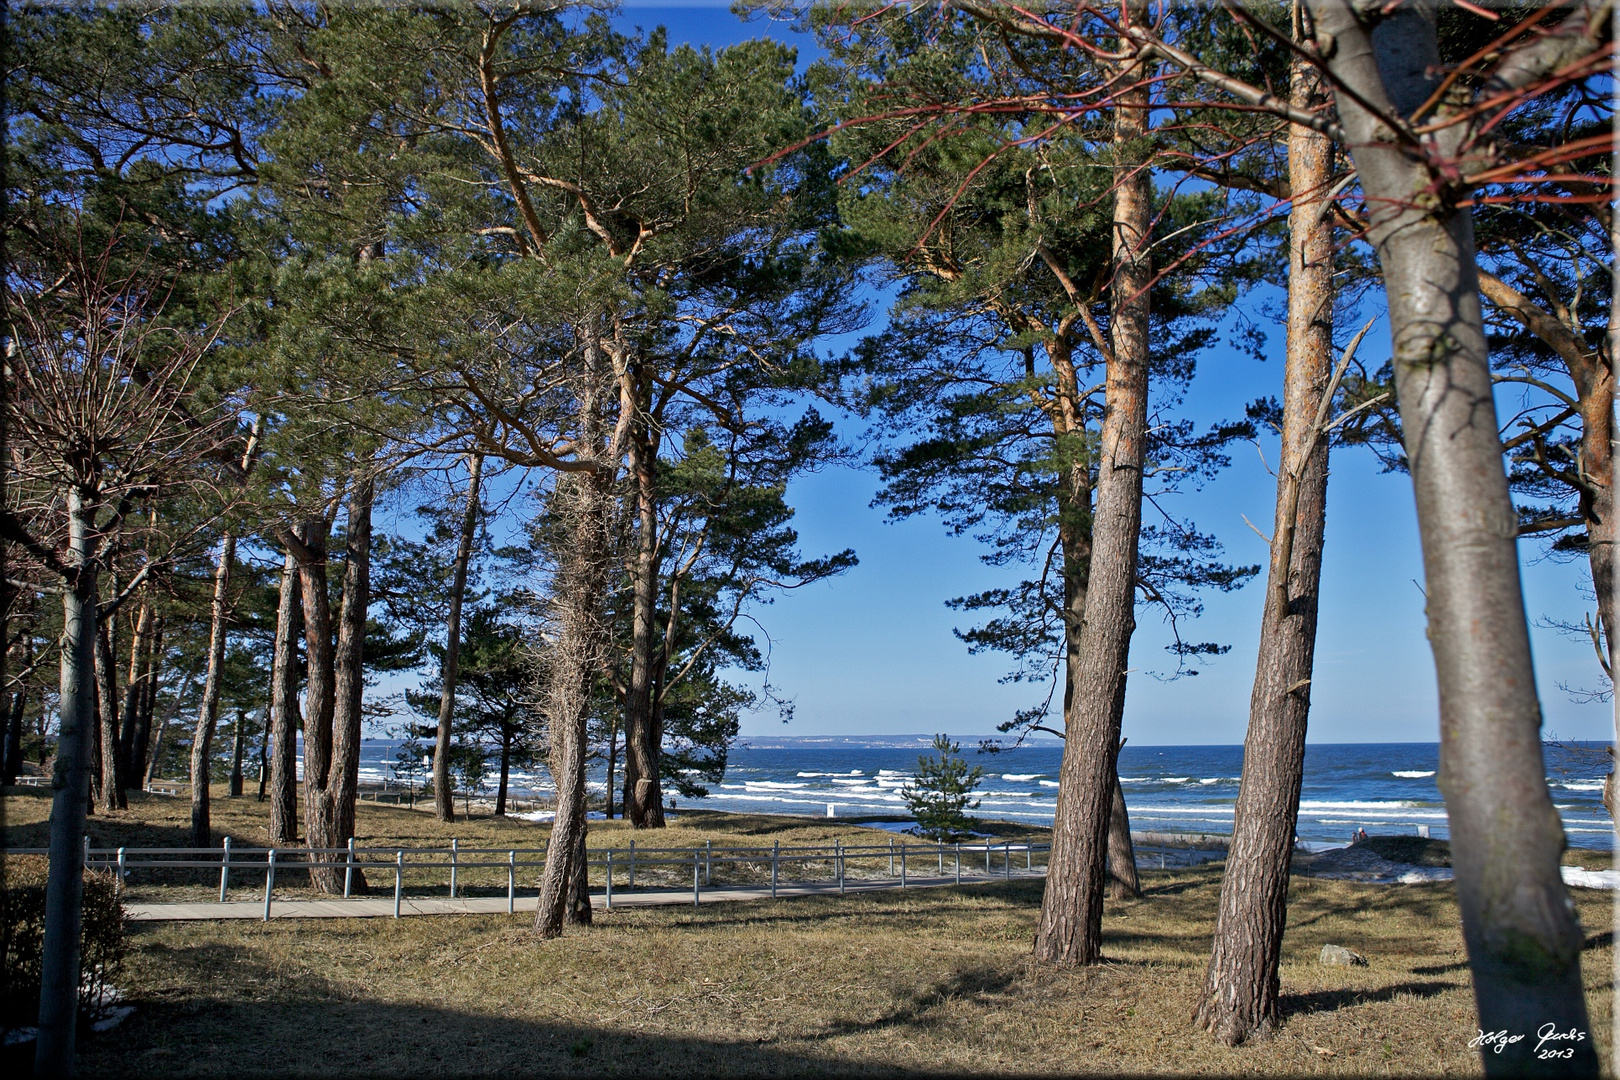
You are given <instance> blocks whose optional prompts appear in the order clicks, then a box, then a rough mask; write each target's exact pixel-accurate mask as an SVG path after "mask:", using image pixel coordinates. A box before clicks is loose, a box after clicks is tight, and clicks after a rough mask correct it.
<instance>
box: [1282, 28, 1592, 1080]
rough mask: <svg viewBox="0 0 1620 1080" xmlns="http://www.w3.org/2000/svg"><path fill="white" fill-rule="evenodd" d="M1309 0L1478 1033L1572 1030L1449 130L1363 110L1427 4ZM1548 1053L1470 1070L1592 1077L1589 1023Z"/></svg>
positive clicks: (1469, 236)
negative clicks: (1382, 328)
mask: <svg viewBox="0 0 1620 1080" xmlns="http://www.w3.org/2000/svg"><path fill="white" fill-rule="evenodd" d="M1310 8H1311V12H1312V14H1313V15H1314V17H1315V23H1316V37H1317V41H1318V43H1319V44H1320V43H1322V42H1326V41H1330V40H1331V41H1332V43H1333V47H1332V48H1331V49H1329V50H1326V51H1327V54H1328V55H1327V65H1328V70H1329V72H1330V73H1331V74H1332V75H1333V77H1334V78H1335V79H1336V81H1337V83H1338V85H1340V86H1342V87H1344V88H1345V90H1346V91H1350V92H1336V93H1335V98H1336V101H1337V105H1338V112H1339V116H1340V119H1341V122H1342V124H1343V126H1344V129H1345V132H1346V134H1347V136H1348V141H1349V149H1350V153H1351V156H1352V158H1353V159H1354V161H1355V165H1356V171H1357V174H1358V176H1359V178H1360V182H1361V187H1362V190H1363V192H1364V193H1365V195H1366V199H1367V206H1368V213H1369V228H1368V237H1367V238H1368V240H1369V241H1370V242H1371V244H1372V245H1373V248H1374V249H1375V250H1376V251H1377V253H1378V259H1379V264H1380V266H1381V268H1382V271H1383V277H1384V291H1385V294H1386V296H1387V298H1388V302H1389V317H1390V329H1391V333H1392V336H1393V365H1394V369H1395V386H1396V394H1397V396H1398V398H1399V404H1400V414H1401V427H1402V431H1403V436H1404V439H1405V444H1406V445H1405V449H1406V457H1407V461H1408V462H1409V464H1410V468H1411V475H1412V487H1413V491H1414V494H1415V495H1416V502H1417V513H1418V532H1419V534H1420V536H1421V538H1422V543H1423V567H1424V576H1425V579H1426V585H1427V588H1426V593H1427V596H1428V616H1429V642H1430V645H1431V646H1432V648H1433V649H1434V658H1435V671H1436V674H1437V676H1438V681H1439V689H1440V776H1439V785H1440V790H1441V792H1442V793H1443V794H1444V795H1445V799H1446V814H1447V819H1448V822H1449V825H1450V830H1451V851H1452V866H1453V871H1454V873H1455V875H1456V889H1457V901H1458V907H1459V908H1460V909H1461V914H1462V924H1463V940H1464V942H1465V943H1466V945H1467V948H1468V960H1469V966H1470V968H1471V970H1472V973H1473V982H1474V998H1475V1002H1476V1005H1477V1007H1478V1012H1479V1021H1478V1026H1479V1027H1480V1028H1482V1029H1484V1030H1487V1031H1496V1030H1506V1031H1509V1032H1523V1033H1526V1034H1527V1035H1534V1033H1535V1032H1536V1031H1538V1030H1540V1029H1541V1028H1542V1027H1543V1025H1547V1024H1551V1025H1554V1026H1555V1027H1556V1028H1557V1030H1559V1031H1561V1032H1567V1031H1570V1030H1571V1029H1576V1030H1579V1031H1580V1032H1582V1033H1588V1032H1589V1027H1588V1022H1587V1010H1586V998H1585V994H1584V992H1583V989H1582V984H1581V967H1580V956H1581V946H1582V941H1583V938H1582V933H1581V929H1580V925H1579V924H1578V922H1577V921H1576V919H1575V914H1574V906H1573V905H1572V904H1571V903H1570V899H1569V893H1568V890H1567V889H1566V888H1565V886H1564V883H1563V878H1562V876H1561V874H1560V871H1559V856H1560V853H1561V852H1562V851H1563V849H1564V843H1565V841H1564V832H1563V827H1562V824H1561V822H1560V821H1559V818H1558V811H1557V810H1556V809H1555V808H1554V807H1553V803H1552V798H1551V796H1550V794H1549V792H1548V789H1547V780H1546V768H1545V764H1544V762H1543V759H1542V750H1541V709H1540V705H1539V703H1538V701H1537V697H1536V685H1535V671H1534V668H1533V667H1532V665H1531V657H1530V635H1529V628H1528V626H1527V624H1526V620H1525V615H1524V596H1523V592H1522V590H1521V587H1520V581H1519V562H1518V550H1517V546H1516V538H1517V533H1518V515H1517V513H1516V512H1515V510H1514V507H1513V502H1512V499H1511V498H1510V496H1509V493H1508V485H1507V477H1506V474H1505V473H1504V471H1503V463H1502V443H1501V440H1500V438H1499V437H1498V434H1497V431H1498V428H1497V421H1496V408H1495V402H1494V400H1493V397H1492V391H1491V376H1490V367H1489V362H1488V358H1487V355H1486V345H1485V331H1484V320H1483V317H1482V313H1481V310H1480V292H1479V290H1480V283H1479V277H1478V273H1477V266H1476V263H1475V255H1474V234H1473V223H1472V220H1471V218H1470V216H1469V211H1468V210H1466V209H1463V208H1459V207H1457V206H1456V205H1455V203H1454V201H1453V200H1452V199H1451V198H1449V197H1448V192H1447V187H1446V185H1447V177H1446V176H1445V175H1444V173H1443V171H1442V170H1440V169H1439V168H1437V166H1436V165H1435V164H1433V163H1434V162H1436V161H1442V162H1443V161H1444V160H1445V159H1446V158H1447V156H1449V155H1452V154H1454V153H1455V151H1456V140H1457V137H1458V136H1457V134H1455V133H1454V132H1453V131H1449V130H1445V129H1442V130H1441V131H1440V133H1439V135H1437V136H1436V137H1435V138H1434V139H1433V140H1432V145H1430V144H1429V143H1425V147H1426V150H1425V152H1424V153H1422V154H1419V153H1416V152H1412V151H1410V150H1408V149H1407V148H1406V143H1405V142H1403V137H1402V136H1400V135H1399V134H1397V133H1394V132H1391V131H1390V130H1389V128H1388V126H1387V125H1386V121H1384V120H1383V119H1381V118H1380V116H1379V115H1378V112H1382V113H1384V114H1385V115H1389V116H1395V117H1401V118H1405V117H1407V116H1410V115H1411V114H1412V113H1413V112H1414V111H1415V110H1416V109H1417V108H1419V107H1420V106H1421V105H1422V104H1423V103H1424V102H1425V101H1427V100H1428V99H1429V97H1430V95H1431V94H1432V93H1433V90H1434V83H1433V80H1434V79H1435V78H1436V75H1435V73H1436V72H1438V71H1440V70H1442V68H1441V65H1440V58H1439V49H1438V45H1437V42H1436V36H1435V24H1434V21H1433V18H1434V14H1433V9H1432V8H1431V9H1416V8H1401V9H1399V10H1397V11H1395V12H1394V13H1392V14H1389V15H1387V16H1386V15H1384V14H1383V13H1382V12H1378V11H1374V12H1369V13H1368V19H1369V21H1370V22H1372V23H1373V25H1372V28H1371V29H1370V30H1369V28H1368V26H1367V25H1364V24H1363V23H1362V21H1361V19H1360V18H1358V15H1357V12H1356V10H1355V9H1354V8H1353V7H1352V6H1351V5H1350V4H1349V3H1348V2H1347V0H1310ZM1369 106H1370V107H1371V108H1369ZM1373 109H1376V110H1378V112H1374V111H1372V110H1373ZM1426 119H1428V118H1426ZM1437 186H1438V188H1439V189H1440V191H1441V195H1440V196H1439V197H1437V196H1436V194H1435V192H1436V189H1437ZM1564 1048H1568V1049H1572V1050H1573V1051H1574V1054H1573V1056H1572V1057H1571V1058H1568V1059H1558V1060H1542V1059H1540V1058H1538V1057H1537V1056H1536V1055H1535V1039H1534V1038H1528V1037H1527V1038H1525V1039H1524V1040H1522V1041H1520V1042H1518V1043H1514V1044H1512V1045H1510V1046H1509V1047H1508V1048H1507V1049H1506V1050H1504V1051H1503V1052H1502V1053H1500V1054H1497V1053H1494V1052H1493V1053H1485V1054H1483V1062H1484V1065H1485V1068H1486V1070H1487V1071H1488V1072H1490V1073H1497V1072H1501V1073H1502V1074H1507V1073H1520V1072H1529V1071H1538V1070H1547V1071H1570V1072H1578V1073H1587V1074H1590V1073H1596V1071H1597V1068H1598V1062H1597V1056H1596V1052H1595V1049H1596V1048H1595V1047H1594V1045H1593V1041H1592V1038H1591V1036H1590V1034H1587V1035H1586V1037H1585V1038H1584V1039H1581V1040H1579V1041H1574V1040H1571V1041H1567V1042H1563V1043H1562V1044H1561V1046H1560V1049H1564Z"/></svg>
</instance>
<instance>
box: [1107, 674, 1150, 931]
mask: <svg viewBox="0 0 1620 1080" xmlns="http://www.w3.org/2000/svg"><path fill="white" fill-rule="evenodd" d="M1121 704H1123V701H1122V702H1121ZM1119 748H1120V749H1121V750H1123V749H1124V748H1125V740H1124V739H1121V740H1119ZM1114 761H1115V767H1114V771H1113V774H1112V776H1111V777H1110V780H1111V781H1112V787H1113V791H1114V794H1113V797H1112V799H1110V801H1109V807H1110V809H1109V813H1108V899H1110V900H1135V899H1136V898H1137V897H1139V896H1141V895H1142V879H1141V878H1140V877H1139V876H1138V875H1137V873H1136V845H1135V844H1134V843H1132V842H1131V815H1130V812H1129V811H1128V810H1127V809H1126V808H1125V791H1124V789H1123V788H1121V787H1120V784H1119V767H1118V762H1119V754H1118V752H1117V751H1116V752H1115V754H1114Z"/></svg>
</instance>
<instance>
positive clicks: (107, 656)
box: [96, 620, 129, 810]
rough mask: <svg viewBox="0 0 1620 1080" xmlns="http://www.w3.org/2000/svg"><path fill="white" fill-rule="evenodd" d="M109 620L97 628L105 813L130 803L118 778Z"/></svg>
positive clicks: (99, 759)
mask: <svg viewBox="0 0 1620 1080" xmlns="http://www.w3.org/2000/svg"><path fill="white" fill-rule="evenodd" d="M98 621H99V620H98ZM110 621H111V620H108V621H107V622H100V624H99V625H98V626H97V627H96V717H97V721H98V723H97V726H96V747H97V751H98V753H97V755H96V768H97V769H98V770H99V772H100V781H101V782H100V784H99V785H98V786H97V788H96V791H97V793H98V795H99V796H100V800H101V808H102V809H103V810H119V809H122V808H124V807H126V806H128V805H129V802H128V800H127V799H125V798H124V785H123V778H122V777H120V776H119V775H118V657H117V656H116V655H115V654H114V653H113V643H112V634H113V627H112V626H110V625H108V623H109V622H110Z"/></svg>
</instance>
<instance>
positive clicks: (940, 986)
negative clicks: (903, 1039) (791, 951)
mask: <svg viewBox="0 0 1620 1080" xmlns="http://www.w3.org/2000/svg"><path fill="white" fill-rule="evenodd" d="M1020 977H1021V973H1020V972H1018V971H1015V970H1005V969H997V968H992V967H973V968H966V969H963V970H961V971H958V972H956V973H955V974H954V975H952V976H951V977H950V978H947V979H941V980H939V981H937V982H935V983H934V984H933V985H932V986H928V987H924V988H921V989H918V990H915V991H913V992H911V993H910V994H907V995H906V997H905V999H904V1000H903V1001H901V1002H899V1003H898V1004H897V1005H895V1007H894V1008H892V1009H890V1010H889V1011H887V1012H885V1013H884V1014H883V1015H882V1016H879V1017H877V1018H875V1019H872V1020H859V1021H857V1020H841V1021H837V1022H835V1023H832V1024H829V1025H827V1026H826V1027H824V1028H823V1029H822V1030H821V1031H819V1032H817V1033H816V1034H815V1035H813V1036H811V1037H812V1038H814V1039H817V1040H820V1041H825V1040H828V1039H836V1038H840V1037H842V1036H845V1035H860V1034H865V1033H867V1032H873V1031H882V1030H884V1029H886V1028H893V1027H920V1028H926V1027H929V1026H931V1025H933V1024H938V1023H944V1022H946V1021H945V1020H944V1018H936V1017H930V1016H929V1015H928V1014H929V1013H931V1012H933V1011H934V1010H935V1009H938V1008H940V1007H941V1006H943V1005H947V1004H949V1003H950V1002H952V1001H956V1000H959V999H962V998H979V997H984V996H993V995H1000V994H1004V993H1006V991H1007V990H1008V989H1009V988H1011V987H1013V986H1014V985H1016V984H1017V983H1018V981H1019V979H1020Z"/></svg>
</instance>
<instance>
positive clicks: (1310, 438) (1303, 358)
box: [1197, 60, 1333, 1045]
mask: <svg viewBox="0 0 1620 1080" xmlns="http://www.w3.org/2000/svg"><path fill="white" fill-rule="evenodd" d="M1325 100H1326V92H1325V90H1324V88H1323V86H1322V82H1321V77H1320V75H1318V73H1317V71H1316V68H1315V67H1314V66H1312V65H1310V64H1307V63H1305V62H1303V61H1301V60H1295V62H1294V70H1293V77H1292V91H1291V102H1292V104H1293V105H1294V106H1295V107H1296V108H1299V109H1303V110H1307V111H1316V110H1318V109H1319V108H1320V107H1321V106H1322V105H1323V104H1324V103H1325ZM1332 172H1333V146H1332V143H1331V142H1330V141H1329V139H1328V138H1327V136H1325V135H1323V134H1321V133H1319V132H1316V131H1313V130H1311V129H1310V128H1307V127H1304V126H1302V125H1299V124H1293V125H1290V127H1289V137H1288V179H1289V185H1290V190H1291V191H1292V192H1293V193H1294V201H1293V205H1292V207H1291V209H1290V212H1289V222H1288V225H1289V242H1288V345H1287V358H1286V361H1285V369H1284V372H1283V430H1282V457H1281V461H1280V463H1279V465H1278V468H1277V509H1276V521H1275V524H1274V526H1273V533H1272V543H1271V564H1270V568H1269V571H1268V574H1267V580H1266V603H1265V607H1264V609H1263V614H1262V616H1261V627H1260V651H1259V656H1258V659H1257V660H1256V662H1255V676H1254V689H1253V692H1252V694H1251V695H1250V699H1249V732H1248V737H1247V739H1246V741H1245V743H1244V747H1243V778H1242V782H1241V786H1240V788H1239V791H1238V800H1237V810H1236V816H1235V817H1234V819H1233V824H1232V845H1231V849H1230V851H1229V853H1228V855H1227V859H1226V873H1225V875H1224V876H1223V877H1222V879H1221V901H1220V914H1219V916H1218V919H1217V922H1216V925H1215V943H1214V949H1213V951H1212V953H1211V955H1210V961H1209V970H1208V973H1207V974H1206V975H1205V977H1204V988H1203V998H1202V1000H1201V1002H1200V1003H1199V1007H1198V1015H1197V1022H1198V1024H1199V1026H1201V1027H1203V1028H1205V1029H1206V1030H1208V1031H1210V1032H1212V1033H1214V1034H1215V1036H1216V1037H1217V1038H1219V1039H1220V1040H1221V1041H1223V1042H1225V1043H1226V1044H1228V1045H1236V1044H1237V1043H1240V1042H1242V1041H1243V1040H1245V1039H1247V1038H1249V1037H1251V1036H1253V1035H1257V1034H1264V1033H1266V1032H1268V1031H1270V1030H1271V1028H1272V1026H1273V1025H1274V1024H1275V1023H1276V1022H1277V1007H1278V998H1279V995H1280V984H1279V981H1278V976H1277V967H1278V963H1279V961H1280V959H1281V956H1282V939H1283V929H1284V927H1285V926H1286V924H1287V918H1288V876H1289V870H1290V863H1291V860H1292V857H1293V849H1294V829H1295V826H1296V824H1297V823H1298V820H1299V792H1300V786H1301V784H1302V783H1303V781H1304V774H1305V727H1306V721H1307V719H1308V717H1309V713H1310V703H1311V691H1310V683H1311V668H1312V664H1313V661H1314V657H1315V653H1316V617H1317V593H1318V589H1319V586H1320V583H1321V578H1322V543H1323V536H1324V533H1325V531H1326V522H1327V465H1328V439H1327V437H1326V436H1325V435H1324V434H1322V433H1321V431H1320V425H1321V423H1322V420H1323V419H1324V417H1323V415H1322V411H1323V408H1324V400H1323V399H1324V397H1325V396H1326V394H1327V392H1328V389H1329V383H1330V382H1331V379H1332V366H1333V227H1332V224H1331V219H1330V218H1328V217H1327V216H1326V215H1324V213H1323V205H1322V200H1323V199H1324V197H1325V196H1326V195H1327V193H1328V189H1329V187H1330V186H1331V183H1332Z"/></svg>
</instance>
